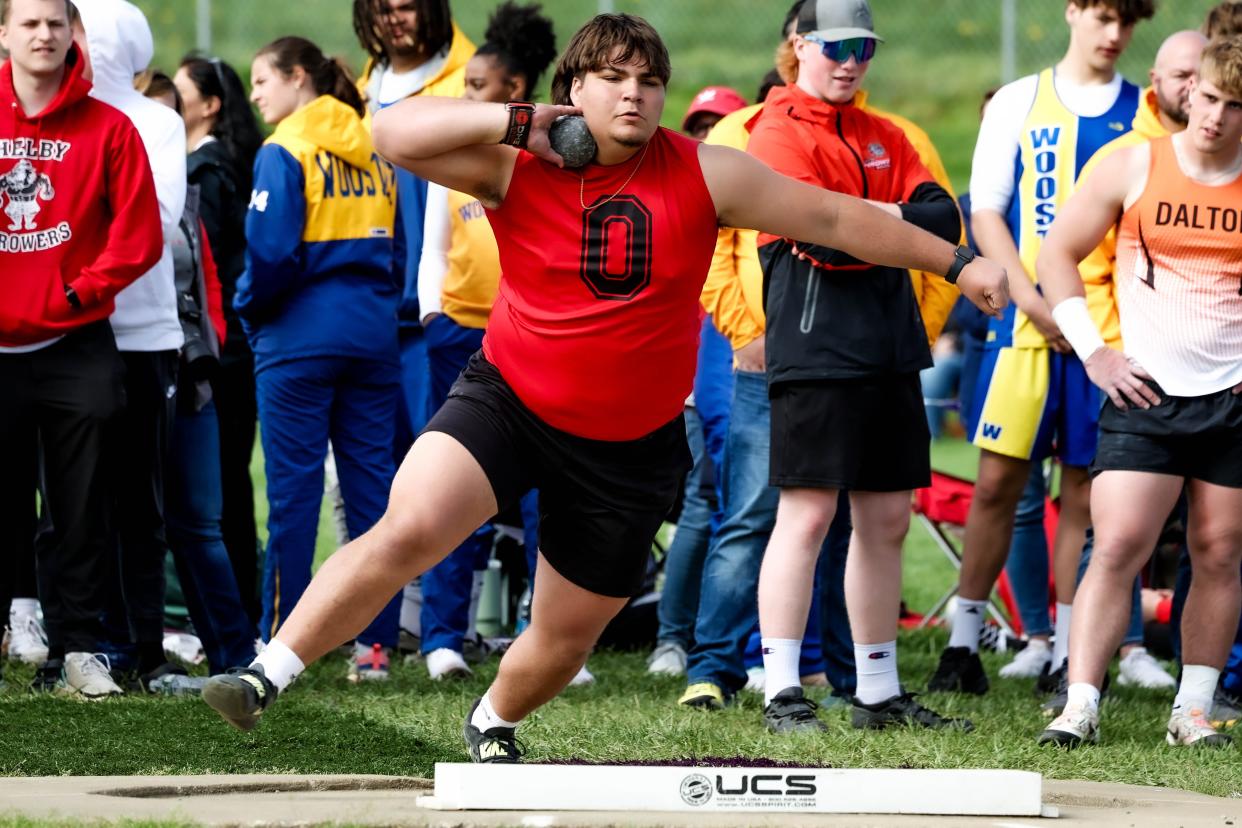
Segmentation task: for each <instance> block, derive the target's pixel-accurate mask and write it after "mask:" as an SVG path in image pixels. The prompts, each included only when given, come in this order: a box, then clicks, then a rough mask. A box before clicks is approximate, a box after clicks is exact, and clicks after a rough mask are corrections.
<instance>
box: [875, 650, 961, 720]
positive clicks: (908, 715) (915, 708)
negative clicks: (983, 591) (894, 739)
mask: <svg viewBox="0 0 1242 828" xmlns="http://www.w3.org/2000/svg"><path fill="white" fill-rule="evenodd" d="M963 649H964V648H963ZM852 724H853V725H854V729H855V730H883V729H885V728H887V727H890V726H893V725H896V726H898V727H906V726H910V725H913V726H915V727H925V728H927V729H929V730H940V729H942V728H954V729H957V730H962V731H965V732H967V733H969V732H970V731H972V730H974V729H975V726H974V724H973V723H972V722H971V721H970V720H969V719H951V718H949V717H947V716H941V715H940V714H939V713H937V712H936V711H934V710H932V709H931V708H928V707H924V706H923V705H921V704H919V703H918V702H917V701H916V700H915V698H914V694H913V693H906V692H903V693H902V694H901V695H899V696H893V697H892V698H889V699H885V700H884V701H881V702H876V703H875V704H863V703H862V702H860V701H858V700H857V699H855V700H854V713H853V717H852Z"/></svg>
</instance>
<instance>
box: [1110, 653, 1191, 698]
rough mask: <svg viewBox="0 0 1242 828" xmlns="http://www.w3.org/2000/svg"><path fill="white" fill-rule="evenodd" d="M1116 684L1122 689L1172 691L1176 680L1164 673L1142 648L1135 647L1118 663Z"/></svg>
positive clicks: (1158, 663)
mask: <svg viewBox="0 0 1242 828" xmlns="http://www.w3.org/2000/svg"><path fill="white" fill-rule="evenodd" d="M1118 666H1119V667H1120V669H1119V670H1118V671H1117V683H1118V684H1120V685H1121V686H1122V687H1145V688H1147V689H1148V690H1172V689H1173V688H1175V687H1177V680H1176V679H1174V678H1173V677H1172V676H1171V675H1169V674H1168V673H1166V672H1165V671H1164V668H1163V667H1161V666H1160V662H1159V661H1156V659H1154V658H1153V657H1152V655H1151V653H1149V652H1147V650H1146V649H1145V648H1143V647H1135V648H1134V649H1133V650H1131V651H1130V652H1129V653H1127V654H1126V657H1125V658H1123V659H1122V660H1121V661H1120V662H1118Z"/></svg>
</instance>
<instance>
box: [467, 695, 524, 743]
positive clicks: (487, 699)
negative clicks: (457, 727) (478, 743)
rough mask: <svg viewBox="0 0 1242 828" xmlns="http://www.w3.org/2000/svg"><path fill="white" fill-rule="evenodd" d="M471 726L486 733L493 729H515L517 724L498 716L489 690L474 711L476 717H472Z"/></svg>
mask: <svg viewBox="0 0 1242 828" xmlns="http://www.w3.org/2000/svg"><path fill="white" fill-rule="evenodd" d="M470 724H472V725H474V726H475V727H477V728H478V729H479V731H480V732H481V733H486V732H487V731H489V730H491V729H492V728H493V727H507V728H510V729H512V728H515V727H517V726H518V723H517V722H510V721H507V720H505V719H502V718H500V716H498V715H496V708H494V707H492V691H491V690H488V691H487V692H486V693H484V694H483V698H482V699H480V700H479V706H478V707H476V708H475V709H474V715H473V716H471V717H470Z"/></svg>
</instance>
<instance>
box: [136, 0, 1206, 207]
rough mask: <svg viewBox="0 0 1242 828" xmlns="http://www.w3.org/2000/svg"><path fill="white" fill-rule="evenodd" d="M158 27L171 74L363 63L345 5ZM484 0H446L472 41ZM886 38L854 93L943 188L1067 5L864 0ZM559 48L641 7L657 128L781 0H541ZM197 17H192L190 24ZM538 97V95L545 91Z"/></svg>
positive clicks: (1180, 12) (208, 3) (335, 1)
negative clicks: (658, 43)
mask: <svg viewBox="0 0 1242 828" xmlns="http://www.w3.org/2000/svg"><path fill="white" fill-rule="evenodd" d="M136 2H137V4H138V5H139V6H140V7H141V8H142V9H143V10H144V11H145V12H146V13H147V15H148V17H149V18H150V20H151V25H152V28H153V29H154V31H155V35H156V44H157V54H156V63H157V65H159V66H161V67H163V68H165V69H171V68H175V67H176V65H177V62H178V61H179V59H180V57H181V55H182V54H184V53H185V52H187V51H190V50H192V49H194V48H196V47H200V48H203V49H205V50H207V51H211V52H213V53H214V54H216V55H218V56H220V57H222V58H224V59H225V60H228V61H229V62H231V63H232V64H233V65H234V66H235V67H237V68H238V70H239V71H240V72H241V74H242V76H243V78H245V77H247V76H248V74H249V72H248V67H249V65H250V59H251V57H252V56H253V55H254V53H255V51H256V50H258V48H259V47H261V46H263V45H264V44H265V43H267V42H269V41H271V40H273V39H275V38H277V37H280V36H282V35H288V34H297V35H302V36H304V37H308V38H310V39H312V40H314V41H315V42H317V43H318V44H319V45H320V46H321V47H323V48H324V50H325V51H327V52H328V53H330V54H334V55H339V56H342V57H345V58H346V59H347V61H348V62H349V63H350V64H351V65H353V66H354V67H355V68H356V69H360V68H361V52H360V50H359V49H358V46H357V43H356V42H355V40H354V34H353V28H352V25H351V21H350V8H351V3H350V0H262V1H260V0H136ZM495 5H496V0H453V11H454V15H455V16H456V18H457V20H458V22H459V23H460V25H461V26H462V28H463V29H464V30H465V31H466V33H467V34H468V35H469V36H470V37H471V38H472V39H474V40H475V42H476V43H477V42H478V40H479V38H481V37H482V33H483V29H484V27H485V26H486V23H487V15H488V14H489V12H490V11H491V9H492V8H494V7H495ZM1214 5H1215V0H1157V6H1158V11H1157V15H1156V17H1155V18H1154V19H1153V20H1151V21H1148V22H1145V23H1142V24H1140V25H1139V26H1138V27H1137V29H1136V30H1135V35H1134V40H1133V42H1132V43H1131V46H1130V48H1129V50H1128V51H1127V52H1126V54H1125V55H1124V56H1123V58H1122V61H1121V69H1122V71H1123V73H1124V74H1125V75H1126V76H1127V77H1129V78H1130V79H1132V80H1134V81H1135V82H1139V83H1145V82H1146V75H1147V69H1148V67H1149V66H1150V64H1151V61H1152V59H1153V57H1154V56H1155V53H1156V49H1157V48H1158V47H1159V45H1160V42H1161V41H1162V40H1163V39H1164V38H1165V37H1166V36H1167V35H1169V34H1171V33H1172V32H1174V31H1177V30H1179V29H1186V28H1198V27H1199V26H1200V25H1201V24H1202V22H1203V19H1204V17H1205V16H1206V15H1207V12H1208V10H1209V9H1210V8H1212V7H1213V6H1214ZM871 6H872V10H873V13H874V18H875V26H876V31H877V32H878V33H879V34H880V35H881V36H882V37H884V38H885V43H884V44H883V46H882V47H881V48H880V50H879V52H878V53H877V55H876V58H875V60H874V61H873V62H872V66H871V68H870V70H869V71H870V74H869V75H868V79H867V83H866V87H867V88H868V89H869V90H870V94H871V97H872V100H874V101H875V102H876V103H877V104H878V105H880V106H882V107H883V108H885V109H888V110H889V111H893V112H898V113H900V114H902V115H905V116H906V117H908V118H910V119H912V120H914V121H915V122H917V123H919V124H920V125H921V126H922V127H923V128H924V129H926V130H927V131H928V133H929V134H930V135H931V136H932V138H933V140H934V141H935V143H936V145H937V147H938V148H939V150H940V152H941V155H942V156H943V157H944V160H945V164H946V166H947V167H948V169H949V172H950V174H951V175H952V177H953V180H954V182H955V184H956V185H957V186H958V187H959V188H960V187H961V186H964V184H965V183H966V180H967V179H968V177H969V165H970V156H971V152H972V150H973V147H974V138H975V130H976V126H977V122H978V112H979V104H980V101H981V99H982V95H983V93H984V92H985V91H986V90H988V89H990V88H992V87H994V86H997V85H998V84H1000V83H1001V82H1002V81H1003V80H1006V79H1011V78H1006V75H1013V76H1015V77H1016V76H1018V75H1022V74H1026V73H1030V72H1034V71H1037V70H1038V69H1040V68H1042V67H1044V66H1047V65H1050V64H1052V63H1055V62H1056V61H1057V60H1058V59H1059V58H1060V57H1061V55H1062V54H1063V53H1064V51H1065V47H1066V44H1067V42H1068V30H1067V28H1066V26H1065V23H1064V11H1065V0H871ZM543 7H544V11H545V13H547V14H548V15H549V16H550V17H551V18H552V19H553V21H555V24H556V31H557V35H558V38H559V40H560V45H561V46H564V44H565V43H566V42H567V41H568V39H569V37H570V35H572V34H573V32H574V31H575V30H576V29H577V28H578V26H579V25H581V24H582V23H583V22H584V21H585V20H587V19H589V18H590V16H591V15H593V14H595V13H597V12H598V11H601V10H603V11H618V12H629V13H633V14H638V15H642V16H643V17H645V18H647V19H648V20H649V21H651V23H652V24H653V25H654V26H655V27H656V28H657V29H658V30H659V31H660V32H661V34H662V35H663V36H664V38H665V40H666V42H667V43H668V47H669V51H670V52H671V53H672V59H673V79H672V82H671V84H670V88H669V98H668V105H667V109H666V113H665V123H666V125H668V126H674V127H675V126H678V125H679V124H680V118H681V115H682V113H684V112H685V109H686V106H687V105H688V104H689V101H690V98H691V97H693V95H694V93H695V92H696V91H697V90H698V89H700V88H702V87H703V86H707V85H710V84H725V85H729V86H733V87H734V88H736V89H737V90H738V91H739V92H741V93H742V95H743V96H745V97H747V98H753V97H754V96H755V93H756V91H757V89H758V87H759V83H760V80H761V79H762V77H763V75H764V73H766V72H767V70H768V69H769V68H771V66H772V55H773V52H774V50H775V47H776V44H777V42H778V40H779V35H780V27H781V22H782V20H783V19H784V16H785V13H786V11H787V9H788V8H789V0H544V1H543ZM200 24H201V25H200ZM545 94H546V93H545Z"/></svg>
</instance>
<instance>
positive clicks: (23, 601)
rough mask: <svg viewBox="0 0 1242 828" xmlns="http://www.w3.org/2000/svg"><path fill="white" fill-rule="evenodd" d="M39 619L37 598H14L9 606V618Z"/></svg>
mask: <svg viewBox="0 0 1242 828" xmlns="http://www.w3.org/2000/svg"><path fill="white" fill-rule="evenodd" d="M38 617H39V599H38V598H14V599H13V601H12V603H10V604H9V618H10V619H11V620H14V621H15V620H17V619H18V618H38Z"/></svg>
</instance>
